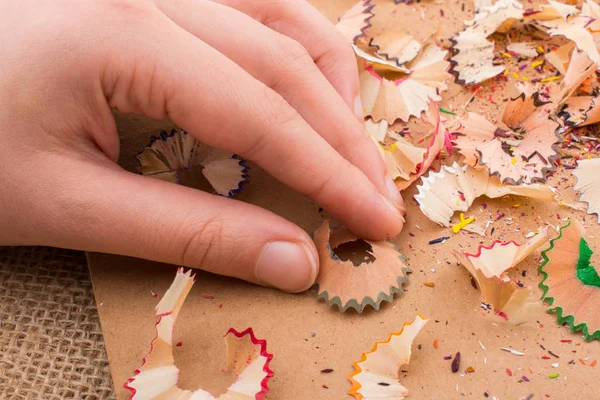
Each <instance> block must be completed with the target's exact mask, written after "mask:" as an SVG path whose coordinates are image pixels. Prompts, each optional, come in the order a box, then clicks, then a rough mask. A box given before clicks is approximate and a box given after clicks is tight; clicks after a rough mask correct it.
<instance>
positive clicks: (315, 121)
mask: <svg viewBox="0 0 600 400" xmlns="http://www.w3.org/2000/svg"><path fill="white" fill-rule="evenodd" d="M0 49H2V55H1V56H0V59H1V61H0V76H1V79H0V125H1V126H2V129H3V141H2V145H1V146H0V187H1V188H2V189H1V190H0V203H1V204H0V245H46V246H56V247H64V248H72V249H81V250H86V251H95V252H105V253H113V254H122V255H127V256H133V257H139V258H146V259H150V260H155V261H160V262H167V263H172V264H176V265H183V266H187V267H193V268H200V269H204V270H207V271H210V272H214V273H217V274H223V275H228V276H234V277H237V278H240V279H244V280H246V281H249V282H253V283H257V284H262V285H265V286H273V287H277V288H279V289H282V290H285V291H288V292H298V291H302V290H305V289H307V288H308V287H309V286H310V285H311V284H312V283H313V282H314V279H315V278H316V276H317V274H318V268H319V261H318V256H317V253H316V249H315V247H314V245H313V243H312V240H311V239H310V236H309V235H308V234H307V233H306V232H304V231H303V230H302V229H300V228H299V227H298V226H296V225H295V224H293V223H291V222H289V221H287V220H285V219H283V218H281V217H279V216H277V215H275V214H273V213H271V212H269V211H267V210H264V209H262V208H259V207H256V206H253V205H249V204H245V203H243V202H240V201H236V200H232V199H226V198H223V197H219V196H214V195H211V194H208V193H204V192H201V191H198V190H193V189H189V188H186V187H183V186H179V185H175V184H171V183H167V182H163V181H159V180H156V179H151V178H147V177H143V176H139V175H135V174H132V173H130V172H127V171H125V170H123V169H122V168H121V167H119V166H118V165H117V164H116V160H117V158H118V155H119V139H118V136H117V132H116V126H115V121H114V118H113V114H112V112H111V109H114V110H118V111H120V112H124V113H136V114H144V115H147V116H149V117H151V118H156V119H163V118H166V117H170V118H171V119H172V120H173V121H174V122H175V123H176V124H177V125H178V126H180V127H181V128H183V129H185V130H187V131H189V132H190V133H191V134H193V135H194V136H195V137H196V138H198V139H199V140H200V141H202V142H204V143H207V144H209V145H211V146H214V147H218V148H221V149H223V150H226V151H229V152H232V153H236V154H239V155H241V156H243V157H245V158H247V159H249V160H252V161H254V162H256V163H257V164H259V165H260V166H261V167H262V168H264V169H265V170H266V171H267V172H268V173H270V174H271V175H272V176H273V177H275V178H277V179H278V180H280V181H281V182H283V183H285V184H287V185H289V186H290V187H292V188H293V189H295V190H297V191H298V192H300V193H303V194H305V195H307V196H308V197H309V198H310V199H312V200H313V201H314V202H316V203H318V204H319V205H321V206H322V207H323V208H325V209H326V210H327V211H329V212H330V213H331V214H333V215H334V216H335V217H336V218H338V219H339V220H340V221H342V222H343V223H344V224H345V225H346V226H347V227H349V228H350V229H351V230H352V231H354V232H355V233H356V234H357V235H359V236H361V237H366V238H370V239H383V238H386V237H392V236H395V235H397V234H398V233H399V232H400V231H401V229H402V225H403V223H404V218H403V213H404V204H403V202H402V198H401V197H400V195H399V193H398V191H397V190H396V189H395V187H394V185H393V182H392V181H391V180H390V179H389V177H388V176H387V175H386V172H385V166H384V164H383V161H382V160H381V157H380V156H379V154H378V150H377V149H376V147H375V146H374V145H373V143H372V142H371V140H370V139H369V137H368V135H367V133H366V132H365V131H364V126H363V124H362V119H363V116H362V110H361V105H360V97H359V83H358V74H357V69H356V61H355V58H354V55H353V52H352V50H351V48H350V46H349V44H348V43H347V42H346V41H345V40H344V38H343V37H342V36H341V35H340V34H339V33H338V32H337V30H336V28H335V27H334V26H333V25H332V24H331V23H329V22H328V21H327V19H325V18H324V17H323V16H321V15H320V14H319V12H318V11H316V10H315V9H314V8H312V7H311V6H310V5H309V4H308V3H307V2H305V1H304V0H214V1H210V0H154V1H152V0H86V1H80V0H48V1H46V0H20V1H9V0H0ZM115 268H118V265H116V266H115Z"/></svg>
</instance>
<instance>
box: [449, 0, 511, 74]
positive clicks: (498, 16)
mask: <svg viewBox="0 0 600 400" xmlns="http://www.w3.org/2000/svg"><path fill="white" fill-rule="evenodd" d="M522 17H523V6H522V5H521V4H520V3H519V2H517V1H515V0H498V1H497V2H496V3H495V4H494V5H490V6H487V7H483V8H482V9H481V10H480V11H479V12H478V13H477V14H475V16H474V18H473V20H471V21H465V24H466V25H467V28H465V29H464V30H463V31H461V32H459V33H458V34H457V35H456V36H454V37H453V38H452V43H453V46H452V49H451V50H452V53H453V55H452V57H450V62H451V69H450V72H451V73H452V74H454V75H455V76H456V82H457V83H460V84H463V85H475V84H477V83H480V82H483V81H485V80H486V79H489V78H493V77H494V76H496V75H499V74H501V73H502V72H504V69H505V67H504V66H502V65H495V64H494V42H491V41H489V40H488V39H487V38H488V36H490V35H491V34H492V33H494V32H504V31H506V30H507V29H508V28H510V26H511V25H512V24H513V22H514V21H516V20H518V19H521V18H522Z"/></svg>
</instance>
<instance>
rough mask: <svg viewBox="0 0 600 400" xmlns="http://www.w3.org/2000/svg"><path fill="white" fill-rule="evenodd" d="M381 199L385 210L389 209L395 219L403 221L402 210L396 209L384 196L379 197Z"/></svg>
mask: <svg viewBox="0 0 600 400" xmlns="http://www.w3.org/2000/svg"><path fill="white" fill-rule="evenodd" d="M380 196H381V199H382V200H383V203H384V204H385V205H386V206H387V208H389V209H390V211H391V212H392V214H394V215H395V216H396V217H397V218H400V219H402V221H404V215H403V212H402V210H400V209H398V207H396V206H395V205H394V204H392V202H391V201H389V200H388V199H387V198H386V197H385V196H384V195H380Z"/></svg>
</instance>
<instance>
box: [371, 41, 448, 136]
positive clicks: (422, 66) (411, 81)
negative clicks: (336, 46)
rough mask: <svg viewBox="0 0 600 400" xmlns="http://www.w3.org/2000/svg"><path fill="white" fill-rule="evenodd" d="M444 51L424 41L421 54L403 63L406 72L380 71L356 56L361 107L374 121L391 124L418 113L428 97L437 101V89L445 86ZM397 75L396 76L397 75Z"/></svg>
mask: <svg viewBox="0 0 600 400" xmlns="http://www.w3.org/2000/svg"><path fill="white" fill-rule="evenodd" d="M445 56H446V51H445V50H442V49H441V48H439V47H438V46H436V45H435V44H429V45H426V46H425V47H424V48H423V50H422V52H421V54H420V55H419V56H418V57H417V58H416V59H415V60H413V61H412V62H411V63H409V64H407V67H408V68H409V69H410V70H411V71H412V73H411V74H410V75H402V74H400V75H399V74H397V73H396V74H394V73H392V77H391V78H392V79H388V78H387V77H386V76H387V74H385V73H384V74H383V75H380V74H379V73H378V72H377V70H376V69H375V66H374V65H371V64H369V63H367V62H365V61H364V60H359V79H360V96H361V100H362V104H363V108H364V111H365V113H366V115H367V116H370V117H372V118H373V120H374V121H375V122H379V121H381V120H382V119H385V120H386V121H387V122H389V123H390V124H392V123H393V122H395V121H396V120H398V119H401V120H402V121H405V122H406V121H408V119H409V118H410V117H411V116H416V117H420V116H421V113H422V112H424V111H425V110H427V108H428V103H429V101H440V100H441V96H440V93H441V92H442V91H445V90H447V89H448V86H447V85H446V81H447V80H448V78H449V77H450V75H449V74H448V73H447V72H446V71H447V69H448V62H447V61H446V60H445V59H444V57H445ZM398 75H399V76H398Z"/></svg>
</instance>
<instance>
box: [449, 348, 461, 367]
mask: <svg viewBox="0 0 600 400" xmlns="http://www.w3.org/2000/svg"><path fill="white" fill-rule="evenodd" d="M451 368H452V372H458V369H459V368H460V351H459V352H457V353H456V355H455V356H454V360H453V361H452V366H451Z"/></svg>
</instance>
